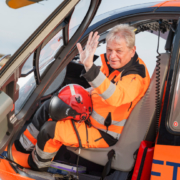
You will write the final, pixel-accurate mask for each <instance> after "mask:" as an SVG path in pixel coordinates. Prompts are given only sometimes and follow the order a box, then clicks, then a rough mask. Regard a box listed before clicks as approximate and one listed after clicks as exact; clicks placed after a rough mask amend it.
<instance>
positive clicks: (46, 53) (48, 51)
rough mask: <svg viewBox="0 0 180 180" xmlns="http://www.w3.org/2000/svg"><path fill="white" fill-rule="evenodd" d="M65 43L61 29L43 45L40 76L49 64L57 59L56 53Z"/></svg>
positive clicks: (40, 58)
mask: <svg viewBox="0 0 180 180" xmlns="http://www.w3.org/2000/svg"><path fill="white" fill-rule="evenodd" d="M63 44H64V43H63V35H62V30H61V31H60V32H59V33H57V34H56V35H55V36H54V37H53V38H52V39H51V40H50V41H49V42H48V43H47V44H46V45H45V46H44V47H43V49H42V50H41V52H40V57H39V73H40V76H41V75H42V74H43V72H44V71H45V69H46V68H47V67H48V65H49V64H51V63H52V62H53V61H54V60H55V59H54V55H55V54H56V52H57V51H58V50H59V49H60V48H61V47H62V45H63Z"/></svg>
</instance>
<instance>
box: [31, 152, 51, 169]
mask: <svg viewBox="0 0 180 180" xmlns="http://www.w3.org/2000/svg"><path fill="white" fill-rule="evenodd" d="M36 153H37V152H36V151H35V149H34V150H33V152H32V159H33V161H34V163H35V164H36V165H37V167H38V168H45V167H49V166H50V164H51V161H47V162H42V161H39V159H38V157H37V154H36Z"/></svg>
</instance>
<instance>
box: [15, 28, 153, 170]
mask: <svg viewBox="0 0 180 180" xmlns="http://www.w3.org/2000/svg"><path fill="white" fill-rule="evenodd" d="M98 39H99V35H98V33H97V32H95V33H94V34H93V32H91V33H90V35H89V38H88V41H87V44H86V47H85V49H84V50H83V49H82V47H81V44H79V43H78V44H77V48H78V51H79V54H80V61H81V63H82V64H83V65H84V68H85V71H86V72H85V73H84V74H83V76H84V78H86V80H87V81H88V82H89V84H90V85H91V87H92V88H93V90H92V91H91V98H92V103H93V112H92V115H91V116H90V121H91V124H92V126H91V127H89V126H87V125H86V124H85V122H82V123H81V124H78V123H75V126H76V128H77V130H78V133H79V136H80V138H81V143H82V146H83V147H84V148H106V147H109V146H112V145H114V144H115V143H116V142H117V141H118V139H119V137H120V135H121V133H122V130H123V126H124V124H125V122H126V120H127V118H128V116H129V114H130V113H131V110H132V109H133V107H134V106H135V105H136V104H137V102H138V101H139V100H140V99H141V98H142V97H143V95H144V94H145V92H146V90H147V88H148V86H149V83H150V77H149V73H148V70H147V68H146V66H145V64H144V62H143V61H142V60H141V59H140V58H139V57H138V55H137V53H136V52H135V51H136V47H135V34H134V29H133V28H132V27H130V26H128V25H118V26H115V27H114V28H113V29H112V30H111V31H110V32H109V33H108V35H107V37H106V42H107V47H106V54H103V55H101V60H102V67H101V69H99V68H98V67H97V66H96V65H95V64H93V57H94V54H95V51H96V48H97V46H98ZM48 109H49V101H46V102H45V103H44V104H43V105H42V106H41V107H40V108H39V109H38V111H37V112H36V114H35V115H34V117H33V120H32V123H31V124H29V125H28V127H27V129H26V130H25V131H24V133H23V134H21V136H20V139H19V140H17V141H16V142H15V143H14V145H15V146H14V148H16V150H17V151H21V152H25V153H30V154H27V156H26V157H27V158H25V159H23V160H25V161H23V162H22V161H21V160H20V159H19V158H18V157H17V154H16V153H14V154H13V157H14V159H15V161H17V162H18V163H19V164H21V165H22V166H25V167H31V168H32V169H35V170H46V169H47V168H48V167H49V165H50V164H51V161H52V159H53V158H54V156H55V155H56V153H57V151H58V150H59V148H60V147H61V146H62V144H64V145H66V146H73V147H78V146H79V142H78V139H77V136H76V132H75V130H74V128H73V126H72V123H71V120H65V121H57V122H56V121H47V120H48V119H49V114H48V113H49V112H48ZM17 151H16V152H17ZM13 152H14V151H13Z"/></svg>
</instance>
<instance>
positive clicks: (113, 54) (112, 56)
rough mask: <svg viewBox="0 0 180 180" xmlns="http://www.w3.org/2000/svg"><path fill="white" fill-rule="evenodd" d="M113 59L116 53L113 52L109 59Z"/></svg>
mask: <svg viewBox="0 0 180 180" xmlns="http://www.w3.org/2000/svg"><path fill="white" fill-rule="evenodd" d="M115 57H116V52H115V51H111V54H110V58H111V59H113V58H115Z"/></svg>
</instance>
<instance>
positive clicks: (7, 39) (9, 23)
mask: <svg viewBox="0 0 180 180" xmlns="http://www.w3.org/2000/svg"><path fill="white" fill-rule="evenodd" d="M62 1H63V0H47V1H41V3H36V4H33V5H30V6H26V7H23V8H20V9H11V8H9V7H8V6H7V5H6V2H5V0H0V23H1V28H0V54H11V55H12V54H13V53H14V52H15V51H16V50H17V49H18V48H19V47H20V46H21V45H22V44H23V43H24V41H25V40H26V39H27V38H28V37H29V36H30V35H31V34H32V33H33V32H34V31H35V30H36V29H37V28H38V26H39V25H40V24H41V23H42V22H43V21H44V20H45V19H46V18H47V17H48V16H49V15H50V14H51V13H52V12H53V10H54V9H55V8H56V7H57V6H58V5H59V4H60V3H61V2H62ZM83 1H85V2H87V4H88V1H90V0H83ZM150 2H157V3H158V2H161V1H155V0H136V1H134V0H102V3H101V5H100V8H99V10H98V11H97V15H100V14H102V13H104V12H107V11H111V10H115V9H118V8H123V7H126V6H132V5H135V4H143V3H150ZM122 10H123V9H122ZM147 36H148V35H147V34H146V33H142V34H141V36H140V37H138V36H137V37H138V39H139V40H138V41H136V42H137V50H139V49H144V51H143V52H144V53H142V56H145V55H146V54H147V51H148V49H151V50H152V47H147V48H146V47H145V46H143V44H144V43H147ZM145 40H146V41H145ZM139 41H140V42H141V43H140V44H139ZM143 41H144V43H143ZM150 41H154V39H153V37H152V38H150ZM155 41H157V39H156V40H155ZM161 44H162V46H161ZM153 47H154V46H153ZM162 47H163V42H162V41H161V43H160V49H162V50H163V48H162ZM145 48H146V49H145ZM150 56H152V55H150ZM154 57H155V56H153V57H152V58H154Z"/></svg>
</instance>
